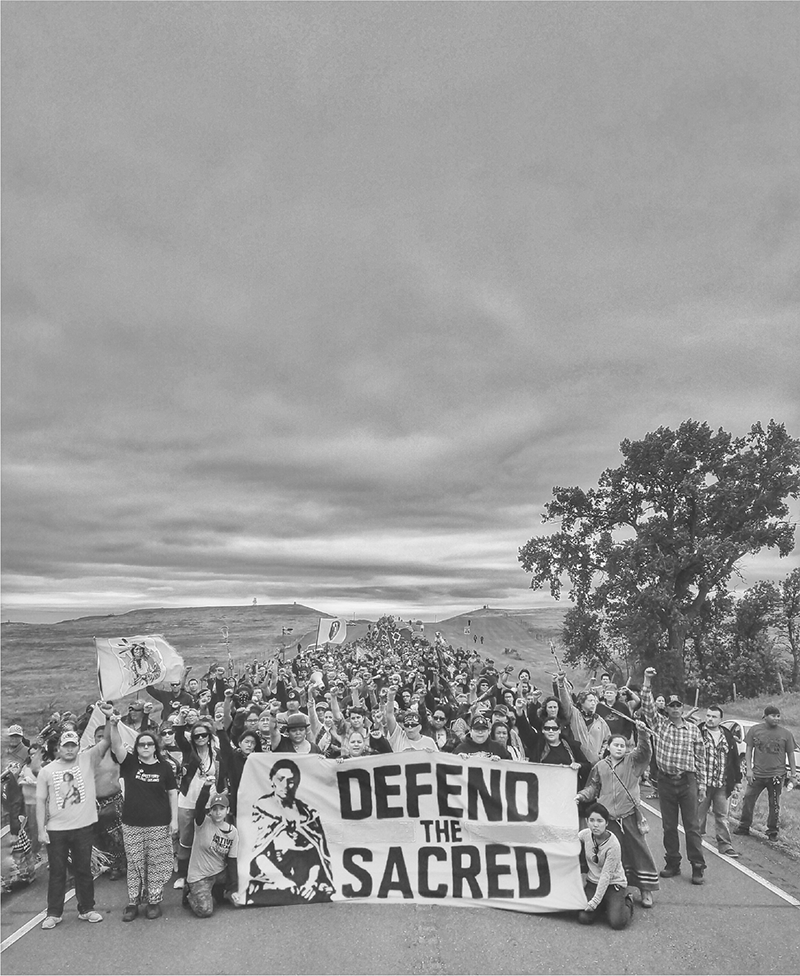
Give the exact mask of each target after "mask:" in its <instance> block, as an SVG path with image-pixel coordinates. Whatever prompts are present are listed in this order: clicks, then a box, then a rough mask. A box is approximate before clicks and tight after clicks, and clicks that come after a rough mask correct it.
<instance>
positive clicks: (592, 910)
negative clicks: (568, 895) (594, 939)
mask: <svg viewBox="0 0 800 976" xmlns="http://www.w3.org/2000/svg"><path fill="white" fill-rule="evenodd" d="M586 812H587V815H588V816H587V821H588V824H589V826H588V827H587V828H586V829H585V830H580V831H578V837H579V839H580V842H581V844H582V845H583V853H584V855H585V857H586V864H587V867H588V872H587V878H586V885H585V891H586V899H587V901H586V908H584V910H583V911H582V912H578V921H579V922H580V923H581V925H594V923H595V922H596V921H597V919H598V917H599V916H600V915H601V914H605V916H606V917H607V919H608V924H609V925H610V926H611V928H612V929H624V928H626V927H627V926H628V924H629V922H630V921H631V919H632V918H633V899H632V898H631V896H630V895H626V894H625V885H626V884H627V879H626V877H625V869H624V868H623V867H622V851H621V849H620V846H619V841H618V840H617V838H616V837H615V836H614V834H612V833H611V831H610V830H609V829H608V826H609V823H610V822H611V814H610V813H609V812H608V810H607V809H606V808H605V807H604V806H603V804H602V803H593V804H592V805H591V806H590V807H589V809H588V810H587V811H586Z"/></svg>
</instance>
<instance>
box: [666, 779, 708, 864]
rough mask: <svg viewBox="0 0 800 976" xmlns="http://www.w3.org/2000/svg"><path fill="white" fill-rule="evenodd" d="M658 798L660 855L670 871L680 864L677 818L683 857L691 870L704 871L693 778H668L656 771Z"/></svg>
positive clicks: (695, 784) (695, 780) (695, 782)
mask: <svg viewBox="0 0 800 976" xmlns="http://www.w3.org/2000/svg"><path fill="white" fill-rule="evenodd" d="M658 795H659V798H660V800H661V820H662V825H663V830H664V854H665V859H666V862H667V864H668V865H669V866H670V867H678V865H679V864H680V863H681V842H680V838H679V835H678V814H680V817H681V820H683V829H684V831H685V832H686V856H687V858H688V859H689V862H690V863H691V864H692V866H693V867H698V868H705V866H706V859H705V857H704V856H703V841H702V838H701V837H700V823H699V821H698V818H697V777H696V776H695V774H694V773H682V774H681V775H680V776H671V775H668V774H667V773H664V772H661V771H659V774H658Z"/></svg>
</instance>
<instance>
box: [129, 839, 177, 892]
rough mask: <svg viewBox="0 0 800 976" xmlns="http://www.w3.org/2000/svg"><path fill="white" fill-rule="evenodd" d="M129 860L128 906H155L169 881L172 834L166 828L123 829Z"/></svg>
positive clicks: (170, 874)
mask: <svg viewBox="0 0 800 976" xmlns="http://www.w3.org/2000/svg"><path fill="white" fill-rule="evenodd" d="M122 839H123V841H124V842H125V854H126V856H127V858H128V904H130V905H139V904H144V903H148V904H150V905H157V904H158V903H159V902H160V901H161V899H162V898H163V897H164V885H165V884H166V883H167V882H168V881H169V879H170V878H171V877H172V834H171V831H170V826H169V824H164V826H159V827H129V826H128V824H123V825H122Z"/></svg>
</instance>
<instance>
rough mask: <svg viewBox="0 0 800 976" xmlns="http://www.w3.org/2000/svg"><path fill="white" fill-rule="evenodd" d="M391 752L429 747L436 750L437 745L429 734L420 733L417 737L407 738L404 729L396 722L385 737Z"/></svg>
mask: <svg viewBox="0 0 800 976" xmlns="http://www.w3.org/2000/svg"><path fill="white" fill-rule="evenodd" d="M387 738H388V739H389V745H390V746H391V747H392V751H393V752H409V751H410V750H414V749H430V750H431V751H432V752H438V751H439V747H438V746H437V745H436V743H435V742H434V741H433V739H432V738H431V737H430V736H429V735H421V736H420V737H419V738H418V739H409V737H408V736H407V735H406V730H405V729H404V728H403V726H402V725H400V723H399V722H398V724H397V725H396V727H395V730H394V732H392V734H391V735H390V736H388V737H387Z"/></svg>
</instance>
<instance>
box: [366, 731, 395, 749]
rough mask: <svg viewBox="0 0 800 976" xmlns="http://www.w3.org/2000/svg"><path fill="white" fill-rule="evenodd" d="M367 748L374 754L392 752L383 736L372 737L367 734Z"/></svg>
mask: <svg viewBox="0 0 800 976" xmlns="http://www.w3.org/2000/svg"><path fill="white" fill-rule="evenodd" d="M367 746H368V748H369V749H370V751H371V752H375V753H387V752H391V751H392V747H391V746H390V745H389V740H388V739H387V738H386V736H385V735H373V734H372V733H371V732H370V734H369V740H368V742H367Z"/></svg>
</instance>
